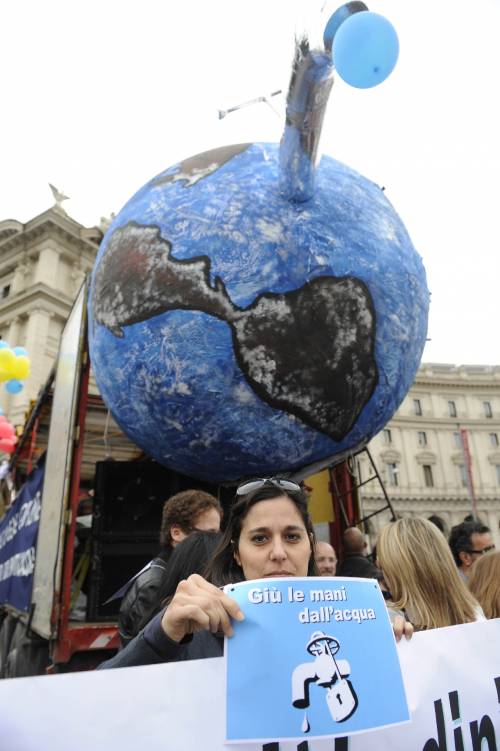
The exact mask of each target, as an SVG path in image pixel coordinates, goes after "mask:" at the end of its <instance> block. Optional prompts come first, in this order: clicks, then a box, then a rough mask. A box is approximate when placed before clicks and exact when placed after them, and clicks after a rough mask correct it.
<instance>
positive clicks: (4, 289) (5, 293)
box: [0, 284, 10, 300]
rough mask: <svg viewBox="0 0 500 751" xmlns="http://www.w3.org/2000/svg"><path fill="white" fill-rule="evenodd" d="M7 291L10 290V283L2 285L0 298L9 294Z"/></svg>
mask: <svg viewBox="0 0 500 751" xmlns="http://www.w3.org/2000/svg"><path fill="white" fill-rule="evenodd" d="M9 292H10V284H6V285H5V287H2V291H1V293H0V297H1V298H2V300H3V299H4V298H6V297H8V296H9Z"/></svg>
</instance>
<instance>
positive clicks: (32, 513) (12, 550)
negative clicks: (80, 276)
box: [0, 467, 44, 611]
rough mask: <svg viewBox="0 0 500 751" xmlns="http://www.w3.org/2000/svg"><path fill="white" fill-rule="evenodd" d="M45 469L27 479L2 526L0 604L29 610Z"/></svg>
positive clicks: (0, 526)
mask: <svg viewBox="0 0 500 751" xmlns="http://www.w3.org/2000/svg"><path fill="white" fill-rule="evenodd" d="M43 476H44V470H43V467H39V468H37V469H35V470H34V471H33V472H32V473H31V475H30V476H29V477H28V479H27V480H26V482H25V483H24V485H23V487H22V488H21V490H20V491H19V493H18V494H17V497H16V499H15V501H14V503H13V504H12V506H11V508H10V509H9V511H8V512H7V514H6V515H5V516H4V518H3V519H2V521H1V523H0V604H4V603H8V604H9V605H12V606H13V607H15V608H17V609H18V610H23V611H27V610H28V609H29V605H30V599H31V586H32V583H33V571H34V568H35V548H36V538H37V534H38V524H39V520H40V507H41V495H42V486H43Z"/></svg>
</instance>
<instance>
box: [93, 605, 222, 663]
mask: <svg viewBox="0 0 500 751" xmlns="http://www.w3.org/2000/svg"><path fill="white" fill-rule="evenodd" d="M163 613H164V610H162V611H161V612H160V613H158V614H157V615H155V617H154V618H153V619H152V620H151V621H150V622H149V623H148V625H147V626H146V628H145V629H144V630H143V631H141V633H140V634H139V635H138V636H137V637H136V638H135V639H133V640H132V641H131V642H130V643H129V644H128V645H127V646H126V647H125V649H122V650H121V651H120V652H118V653H117V654H116V655H115V656H114V657H112V658H111V659H110V660H106V662H103V663H101V665H99V667H98V668H97V669H98V670H107V669H108V668H130V667H134V666H135V665H154V664H156V663H159V662H177V661H179V660H201V659H203V658H205V657H221V655H222V653H223V645H224V641H223V638H222V637H219V636H214V634H212V633H210V631H200V632H199V633H197V634H195V635H194V636H187V637H185V638H184V639H183V640H182V642H180V643H177V642H175V641H172V640H171V639H169V638H168V636H167V635H166V634H165V632H164V631H163V629H162V627H161V619H162V617H163Z"/></svg>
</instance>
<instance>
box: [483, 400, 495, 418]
mask: <svg viewBox="0 0 500 751" xmlns="http://www.w3.org/2000/svg"><path fill="white" fill-rule="evenodd" d="M483 409H484V416H485V417H493V411H492V409H491V402H483Z"/></svg>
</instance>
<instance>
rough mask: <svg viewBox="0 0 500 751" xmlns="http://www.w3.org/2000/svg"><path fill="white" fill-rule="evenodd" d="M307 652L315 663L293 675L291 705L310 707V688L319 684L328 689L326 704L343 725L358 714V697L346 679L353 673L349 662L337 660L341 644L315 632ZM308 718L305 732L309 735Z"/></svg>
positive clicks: (303, 729)
mask: <svg viewBox="0 0 500 751" xmlns="http://www.w3.org/2000/svg"><path fill="white" fill-rule="evenodd" d="M306 648H307V651H308V652H309V654H311V655H313V656H314V660H313V661H312V662H303V663H302V664H301V665H297V667H296V668H295V669H294V671H293V674H292V704H293V706H294V707H297V709H306V708H307V707H308V706H309V684H310V683H317V684H318V686H323V687H324V688H326V704H327V707H328V709H329V711H330V714H331V716H332V717H333V719H334V720H335V722H344V720H347V719H348V718H349V717H350V716H351V715H352V714H353V713H354V712H355V710H356V707H357V706H358V697H357V696H356V693H355V691H354V689H353V687H352V684H351V681H349V680H347V679H346V676H348V675H349V674H350V672H351V667H350V665H349V663H348V662H347V660H338V661H336V660H335V657H334V655H336V654H337V652H338V651H339V649H340V644H339V642H338V641H337V639H334V638H333V636H328V635H327V634H325V633H323V631H315V632H314V633H313V635H312V636H311V639H310V641H309V642H308V644H307V647H306ZM309 730H310V725H309V721H308V719H307V714H306V715H305V717H304V722H303V723H302V731H303V732H304V733H307V732H309Z"/></svg>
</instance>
